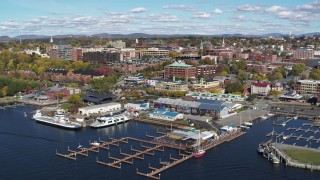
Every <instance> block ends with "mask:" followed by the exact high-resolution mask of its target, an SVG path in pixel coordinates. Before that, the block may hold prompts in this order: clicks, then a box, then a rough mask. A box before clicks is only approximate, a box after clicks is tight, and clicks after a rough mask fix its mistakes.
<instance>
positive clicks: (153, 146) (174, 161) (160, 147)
mask: <svg viewBox="0 0 320 180" xmlns="http://www.w3.org/2000/svg"><path fill="white" fill-rule="evenodd" d="M158 134H161V133H160V132H158ZM243 134H245V132H243V131H240V130H239V131H236V132H233V133H230V134H227V135H225V136H223V137H221V138H219V139H215V140H214V141H212V143H207V144H204V145H203V149H204V150H209V149H211V148H213V147H215V146H217V145H219V144H222V143H224V142H228V141H231V140H233V139H235V138H237V137H240V136H241V135H243ZM146 136H147V137H149V138H153V139H155V138H158V137H156V136H152V135H148V134H146ZM109 140H110V141H109V142H106V141H102V140H100V139H99V141H97V142H99V144H98V143H96V145H92V146H91V147H89V148H81V149H80V150H78V151H75V150H70V148H69V147H68V152H69V153H68V154H62V153H58V152H56V155H58V156H60V157H64V158H66V159H70V160H76V156H77V155H81V156H85V157H87V156H89V153H88V152H89V151H91V152H94V153H98V152H99V149H100V148H101V149H106V150H108V149H109V146H110V145H112V146H119V143H130V142H134V141H135V142H140V149H141V148H142V150H138V149H135V148H133V145H132V144H131V148H130V149H129V150H130V151H131V153H129V152H125V151H123V150H122V149H119V154H120V155H121V156H123V157H122V158H115V157H112V156H111V155H110V153H109V154H108V157H107V160H108V161H102V160H100V159H98V158H97V159H96V163H98V164H100V165H104V166H108V167H112V168H115V169H119V170H121V169H122V166H121V164H122V163H126V164H131V165H133V164H134V161H133V159H139V160H145V155H148V156H154V155H155V153H154V151H159V152H163V151H165V148H171V149H175V150H177V151H179V157H172V156H171V154H170V157H169V159H170V160H169V161H161V159H160V160H159V165H160V166H161V167H160V168H155V167H152V166H151V165H150V163H149V165H148V169H150V170H151V172H148V173H143V172H140V171H139V170H138V168H137V169H136V173H137V174H138V175H141V176H145V177H148V178H152V179H160V176H161V172H163V171H165V170H167V169H169V168H171V167H173V166H175V165H178V164H180V163H182V162H184V161H186V160H188V159H190V158H192V157H194V155H195V154H194V153H191V154H183V153H181V150H186V149H188V148H191V147H190V146H187V145H181V144H180V145H174V144H168V143H162V142H156V141H152V140H143V139H138V138H133V137H124V138H120V139H113V138H109ZM91 144H92V143H91ZM132 152H133V153H132Z"/></svg>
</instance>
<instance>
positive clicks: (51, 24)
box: [0, 0, 320, 36]
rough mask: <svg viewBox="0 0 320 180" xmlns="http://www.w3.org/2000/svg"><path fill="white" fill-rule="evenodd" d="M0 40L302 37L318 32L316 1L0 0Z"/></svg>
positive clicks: (319, 18)
mask: <svg viewBox="0 0 320 180" xmlns="http://www.w3.org/2000/svg"><path fill="white" fill-rule="evenodd" d="M1 7H2V12H1V17H0V32H1V33H0V36H4V35H8V36H17V35H28V34H37V35H58V34H83V35H91V34H97V33H111V34H130V33H147V34H201V35H216V34H257V35H259V34H266V33H282V34H289V32H290V31H291V32H292V33H293V34H303V33H311V32H318V31H319V28H320V1H314V0H293V1H290V0H283V1H275V0H270V1H267V2H262V1H258V0H246V1H241V2H240V1H236V0H227V1H214V2H212V1H209V0H194V1H182V0H175V1H168V0H161V1H160V0H151V1H145V0H132V1H124V0H120V1H113V0H92V1H85V0H70V1H64V0H47V1H37V0H28V1H27V0H21V1H10V0H2V2H1Z"/></svg>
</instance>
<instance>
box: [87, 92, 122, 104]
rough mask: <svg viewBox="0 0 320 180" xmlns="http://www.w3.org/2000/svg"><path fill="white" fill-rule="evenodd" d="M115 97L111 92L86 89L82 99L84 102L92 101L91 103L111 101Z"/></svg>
mask: <svg viewBox="0 0 320 180" xmlns="http://www.w3.org/2000/svg"><path fill="white" fill-rule="evenodd" d="M115 98H116V96H115V95H113V94H105V93H97V92H94V91H88V92H87V93H86V96H84V97H83V98H82V99H83V101H84V102H86V103H93V104H103V103H106V102H110V101H113V100H114V99H115Z"/></svg>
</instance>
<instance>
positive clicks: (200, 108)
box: [154, 98, 229, 118]
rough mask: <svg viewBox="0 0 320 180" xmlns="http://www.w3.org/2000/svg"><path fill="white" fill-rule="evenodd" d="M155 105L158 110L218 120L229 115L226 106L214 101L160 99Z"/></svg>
mask: <svg viewBox="0 0 320 180" xmlns="http://www.w3.org/2000/svg"><path fill="white" fill-rule="evenodd" d="M154 103H155V105H154V107H156V108H167V109H170V110H172V111H176V112H180V113H184V114H192V115H205V116H211V117H217V118H221V117H224V116H226V115H228V114H229V109H228V108H227V107H226V106H224V105H221V103H220V102H219V103H215V102H214V101H207V102H197V101H185V100H181V99H170V98H159V99H157V100H156V101H155V102H154Z"/></svg>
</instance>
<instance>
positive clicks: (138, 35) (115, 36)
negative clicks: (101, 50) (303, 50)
mask: <svg viewBox="0 0 320 180" xmlns="http://www.w3.org/2000/svg"><path fill="white" fill-rule="evenodd" d="M313 35H320V32H313V33H305V34H298V35H294V34H293V35H292V36H295V37H302V36H313ZM186 36H193V37H270V36H272V37H288V36H289V34H282V33H268V34H262V35H254V34H217V35H199V34H145V33H131V34H109V33H100V34H92V35H85V34H80V35H79V34H62V35H54V36H53V38H56V39H59V38H68V37H72V38H80V37H97V38H110V39H121V38H134V39H135V38H155V37H158V38H170V37H186ZM50 37H51V36H47V35H36V34H32V35H20V36H16V37H9V36H0V41H9V40H19V39H22V40H25V39H49V38H50Z"/></svg>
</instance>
